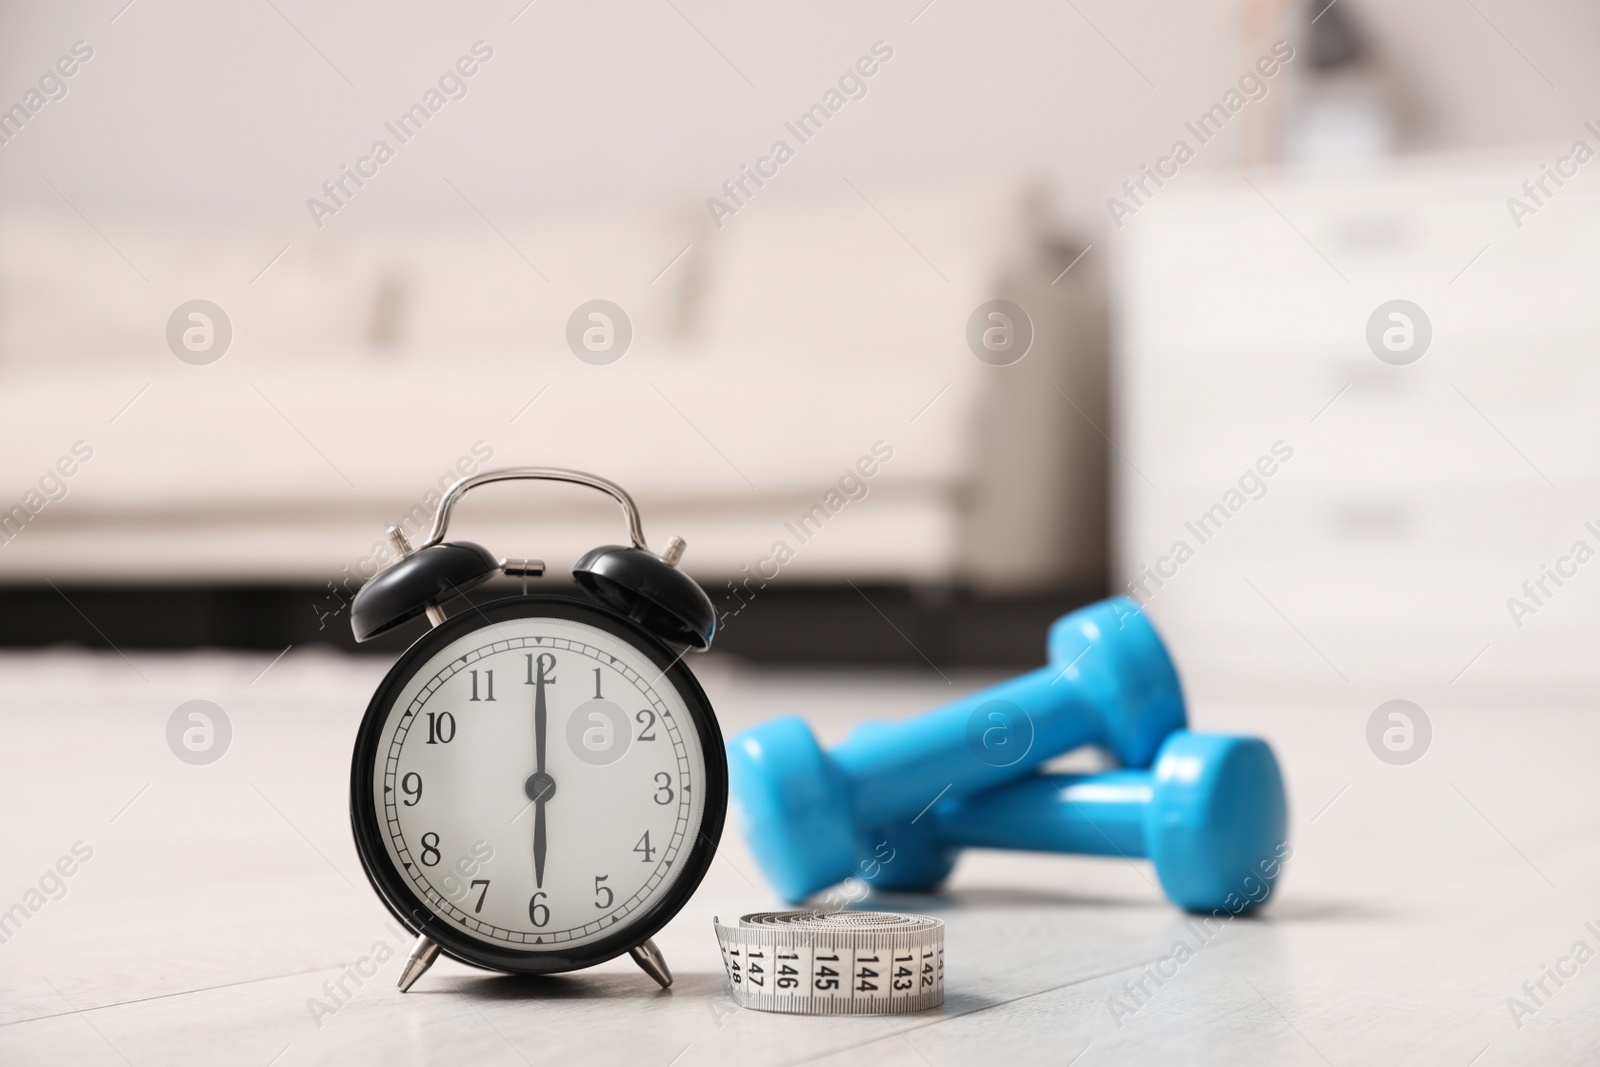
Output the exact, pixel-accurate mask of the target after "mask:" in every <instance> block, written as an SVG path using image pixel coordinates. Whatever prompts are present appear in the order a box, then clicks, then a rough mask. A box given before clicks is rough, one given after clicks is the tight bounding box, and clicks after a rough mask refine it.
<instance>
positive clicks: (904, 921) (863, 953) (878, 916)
mask: <svg viewBox="0 0 1600 1067" xmlns="http://www.w3.org/2000/svg"><path fill="white" fill-rule="evenodd" d="M715 925H716V931H717V943H718V944H719V945H720V946H721V948H722V965H723V967H724V968H726V970H727V972H728V985H729V989H730V991H731V993H732V995H733V999H734V1002H735V1003H737V1004H738V1005H739V1006H740V1007H743V1008H755V1009H757V1010H759V1011H781V1012H789V1013H791V1014H795V1015H888V1014H892V1013H899V1012H911V1011H924V1010H926V1009H928V1008H933V1007H937V1006H938V1005H940V1004H943V1003H944V922H943V921H942V920H940V919H932V918H929V917H928V916H926V915H897V914H894V913H892V912H882V911H837V912H823V911H760V912H755V913H753V914H750V915H746V916H744V917H742V918H741V919H740V920H739V924H738V925H737V926H725V925H723V924H722V922H721V921H720V920H718V921H717V922H716V924H715Z"/></svg>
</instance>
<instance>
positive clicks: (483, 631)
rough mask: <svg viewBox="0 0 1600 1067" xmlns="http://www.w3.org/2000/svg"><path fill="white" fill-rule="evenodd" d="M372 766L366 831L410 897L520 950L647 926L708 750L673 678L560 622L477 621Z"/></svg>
mask: <svg viewBox="0 0 1600 1067" xmlns="http://www.w3.org/2000/svg"><path fill="white" fill-rule="evenodd" d="M541 705H542V716H541ZM541 717H542V719H543V726H542V733H543V745H542V748H543V765H542V772H541V764H540V748H541V745H540V742H539V734H540V732H541V730H540V719H541ZM372 770H373V778H372V789H373V795H372V802H373V805H374V808H375V810H376V812H377V813H378V829H379V835H380V836H381V837H382V839H383V841H384V845H385V847H386V849H387V850H388V854H389V859H390V861H391V863H392V864H393V865H394V869H395V870H396V871H397V872H398V873H399V874H400V875H401V877H402V878H403V880H404V881H405V882H406V883H407V884H408V885H409V886H410V887H411V889H412V891H413V892H414V893H415V894H416V895H417V897H418V898H419V899H421V900H422V901H423V902H425V903H426V905H427V906H428V907H429V908H430V909H431V910H432V911H433V912H434V913H435V914H436V915H438V916H439V917H441V918H442V919H443V920H445V921H446V922H448V923H450V924H451V925H452V926H454V927H456V928H457V929H459V930H461V931H462V932H464V933H466V934H467V935H469V936H471V937H474V938H477V939H480V940H483V941H486V942H489V943H492V944H497V945H501V946H506V947H513V948H515V949H518V950H521V951H533V952H537V951H539V950H540V947H541V946H545V947H547V948H548V949H550V950H552V951H554V950H557V949H568V948H573V947H575V946H580V945H585V944H588V943H590V942H594V941H598V940H600V939H601V938H604V937H607V936H609V935H611V934H612V933H615V932H616V931H618V930H620V929H623V928H625V927H626V926H627V925H628V924H629V923H630V922H631V921H633V920H636V919H638V918H640V917H642V916H644V915H645V914H646V913H647V912H649V910H650V909H651V908H652V907H653V906H654V905H655V904H656V903H657V902H658V901H660V900H661V898H662V897H663V896H665V895H666V893H667V892H668V891H669V890H670V889H671V887H672V885H673V884H674V882H675V881H676V880H677V879H678V877H679V876H680V875H681V874H682V872H683V870H684V867H685V865H686V861H687V860H688V857H689V854H690V852H691V850H692V849H693V848H694V846H695V842H696V838H697V837H698V835H699V833H700V827H701V819H702V816H703V812H704V807H705V797H704V796H703V791H704V788H705V783H706V772H705V753H704V752H703V751H702V749H701V744H700V737H699V734H698V732H697V731H696V730H695V727H694V723H693V720H692V717H691V714H690V711H689V707H688V705H687V704H686V703H685V701H684V698H683V696H682V695H681V694H680V693H679V692H678V691H677V689H676V688H675V687H674V685H673V684H672V681H671V679H670V677H669V676H668V675H667V673H666V672H664V671H662V670H661V669H660V668H659V667H657V666H656V665H655V664H654V663H653V662H652V661H651V660H650V659H649V658H648V657H647V656H646V655H645V654H644V653H642V652H640V651H639V650H638V649H636V648H634V647H633V646H632V645H630V644H628V643H627V642H625V641H623V640H622V639H620V638H618V637H617V636H616V635H614V634H612V633H610V632H608V631H606V630H602V629H600V628H598V627H595V626H591V625H588V624H586V623H581V622H575V621H569V620H566V619H557V618H521V619H509V620H505V621H499V622H493V623H486V624H485V625H484V626H483V627H481V628H479V629H475V630H473V631H472V632H470V633H468V634H466V635H464V636H462V637H460V638H457V639H456V640H455V641H453V642H451V643H450V644H449V645H447V646H445V648H444V649H443V650H441V651H440V652H438V653H437V654H435V655H434V656H432V657H431V658H429V659H428V660H427V661H426V662H425V663H424V664H423V665H422V667H421V668H420V669H419V670H417V672H416V673H415V674H414V675H412V677H411V679H410V680H409V681H408V682H407V683H406V684H405V685H404V686H403V687H402V688H401V690H400V692H399V695H398V696H397V698H396V699H395V702H394V704H393V705H392V707H391V708H390V710H389V712H388V716H387V718H386V720H385V721H384V723H383V727H382V730H381V732H380V734H379V738H378V744H377V748H376V755H375V757H374V764H373V768H372Z"/></svg>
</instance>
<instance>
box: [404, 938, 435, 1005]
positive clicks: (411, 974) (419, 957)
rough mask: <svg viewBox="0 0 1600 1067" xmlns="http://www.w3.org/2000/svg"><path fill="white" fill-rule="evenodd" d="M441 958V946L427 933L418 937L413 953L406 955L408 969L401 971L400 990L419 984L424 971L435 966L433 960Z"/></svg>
mask: <svg viewBox="0 0 1600 1067" xmlns="http://www.w3.org/2000/svg"><path fill="white" fill-rule="evenodd" d="M438 958H439V946H438V945H435V944H434V943H433V942H432V941H431V940H429V939H428V937H427V936H426V935H424V936H422V937H419V938H417V943H416V945H415V946H413V947H412V949H411V955H409V956H407V957H406V969H405V970H403V971H401V972H400V992H402V993H404V992H406V991H407V990H409V989H410V988H411V987H412V986H414V985H416V984H417V979H418V978H421V977H422V975H423V972H425V971H426V970H427V969H428V968H429V967H432V966H433V961H434V960H436V959H438Z"/></svg>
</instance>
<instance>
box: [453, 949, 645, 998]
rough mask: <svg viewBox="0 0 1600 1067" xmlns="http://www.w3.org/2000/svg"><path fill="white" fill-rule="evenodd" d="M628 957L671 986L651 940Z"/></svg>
mask: <svg viewBox="0 0 1600 1067" xmlns="http://www.w3.org/2000/svg"><path fill="white" fill-rule="evenodd" d="M434 951H436V952H437V951H438V950H437V949H435V950H434ZM628 955H630V956H632V957H633V962H634V963H637V964H638V965H639V969H640V970H642V971H643V972H644V973H645V974H648V975H649V976H650V977H651V978H654V979H655V980H656V981H657V982H659V983H660V985H661V988H662V989H666V988H667V987H668V986H670V985H672V972H671V971H670V970H668V969H667V958H666V957H665V956H663V955H662V954H661V950H660V949H659V948H657V947H656V943H655V941H654V940H653V939H652V940H647V941H645V943H644V944H642V945H637V946H635V947H633V948H630V949H629V950H628Z"/></svg>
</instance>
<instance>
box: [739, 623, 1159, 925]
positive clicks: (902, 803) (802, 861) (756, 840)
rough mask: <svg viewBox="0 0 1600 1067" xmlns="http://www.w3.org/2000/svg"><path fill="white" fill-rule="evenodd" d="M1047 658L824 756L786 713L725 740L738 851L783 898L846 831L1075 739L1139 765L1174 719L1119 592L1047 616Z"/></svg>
mask: <svg viewBox="0 0 1600 1067" xmlns="http://www.w3.org/2000/svg"><path fill="white" fill-rule="evenodd" d="M1048 649H1049V657H1050V666H1048V667H1042V668H1040V669H1039V670H1036V671H1032V672H1030V673H1028V674H1024V675H1021V676H1020V677H1017V678H1013V679H1011V680H1010V681H1007V682H1002V683H1001V684H999V685H996V686H993V687H991V688H989V689H986V690H983V691H982V692H979V693H974V694H972V695H971V696H967V697H963V698H961V699H960V700H956V701H953V702H951V703H949V704H946V705H945V706H943V707H941V708H937V709H935V710H933V711H929V712H926V713H924V714H922V715H918V716H915V717H914V718H911V719H905V720H901V721H899V722H887V723H884V722H879V723H867V724H865V725H863V726H862V727H861V728H859V729H858V730H857V731H856V732H855V733H854V734H853V735H851V737H849V738H848V739H847V740H846V741H845V742H844V743H843V744H841V745H839V746H838V747H837V748H835V749H833V750H832V751H831V752H824V751H823V750H822V747H821V746H820V745H819V744H818V743H817V740H816V738H815V737H814V736H813V735H812V733H811V730H810V728H809V727H807V726H806V724H805V723H804V722H803V721H802V720H801V719H799V718H798V717H794V716H790V717H787V718H783V719H777V720H775V721H773V722H769V723H765V724H763V725H761V726H757V727H755V728H754V729H750V730H746V731H744V732H743V733H741V734H738V735H736V736H735V737H733V738H731V739H730V740H729V741H728V780H729V786H730V788H731V791H732V795H733V798H734V801H735V803H736V817H737V818H738V819H739V821H740V823H741V825H742V827H743V829H744V833H745V837H746V839H747V840H748V841H749V842H750V850H751V851H752V852H754V853H755V857H756V861H757V862H758V863H759V864H760V865H761V868H762V870H763V871H765V872H766V875H767V878H768V879H769V880H770V881H771V882H772V884H773V885H774V886H775V887H776V888H777V890H778V892H780V893H782V894H783V895H784V896H785V897H786V898H788V899H789V900H791V901H798V900H802V899H804V898H805V897H807V896H809V895H810V894H812V893H815V892H816V891H817V890H819V889H824V888H826V887H828V886H830V885H833V884H834V883H835V882H838V881H841V880H843V879H844V878H846V877H848V876H849V875H850V874H851V873H852V872H853V871H854V869H855V864H856V855H855V851H856V845H855V842H856V835H857V833H858V831H859V830H860V829H862V828H863V827H869V826H883V825H892V824H894V823H898V822H901V821H903V820H908V819H910V818H912V817H913V816H915V815H916V814H917V813H918V812H919V811H921V810H923V809H924V808H926V807H927V806H928V805H929V804H931V803H933V801H934V800H935V799H937V798H939V797H940V796H941V795H942V796H946V797H964V796H970V795H972V794H975V793H982V792H984V791H986V790H989V789H993V788H995V787H996V786H999V785H1004V784H1005V783H1007V782H1010V781H1014V780H1016V779H1018V778H1022V777H1026V776H1027V775H1028V774H1029V773H1030V772H1032V771H1033V770H1034V769H1036V768H1037V767H1038V766H1039V765H1040V764H1042V763H1044V762H1046V761H1047V760H1050V759H1053V758H1054V757H1056V756H1058V755H1060V754H1061V753H1063V752H1068V751H1071V750H1072V749H1075V748H1079V747H1081V746H1083V745H1101V746H1103V747H1104V748H1106V749H1108V750H1109V751H1110V752H1111V754H1112V755H1113V756H1114V757H1115V758H1116V759H1117V762H1119V763H1120V764H1122V765H1123V766H1130V767H1148V766H1149V765H1150V761H1151V760H1152V759H1154V758H1155V754H1156V750H1157V749H1158V748H1159V747H1160V745H1161V742H1162V741H1163V740H1165V739H1166V737H1167V735H1168V734H1170V733H1172V732H1173V731H1174V730H1178V729H1182V727H1183V725H1184V704H1183V692H1182V689H1181V688H1180V686H1179V684H1178V675H1177V671H1176V670H1175V669H1174V668H1173V665H1172V660H1171V658H1170V657H1169V656H1168V655H1167V650H1166V648H1165V647H1164V646H1163V645H1162V643H1161V638H1160V636H1158V635H1157V633H1156V631H1155V628H1154V627H1153V626H1151V625H1150V621H1149V619H1148V618H1146V616H1145V615H1144V613H1143V612H1142V611H1140V609H1139V607H1138V606H1137V605H1136V604H1134V603H1133V602H1132V601H1131V600H1128V599H1127V598H1125V597H1117V598H1114V599H1111V600H1105V601H1101V602H1100V603H1098V604H1092V605H1090V606H1089V607H1086V608H1081V609H1079V610H1078V611H1075V612H1073V613H1072V614H1070V615H1066V616H1064V617H1062V618H1060V619H1057V620H1056V621H1055V623H1054V624H1052V625H1051V627H1050V634H1049V639H1048Z"/></svg>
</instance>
